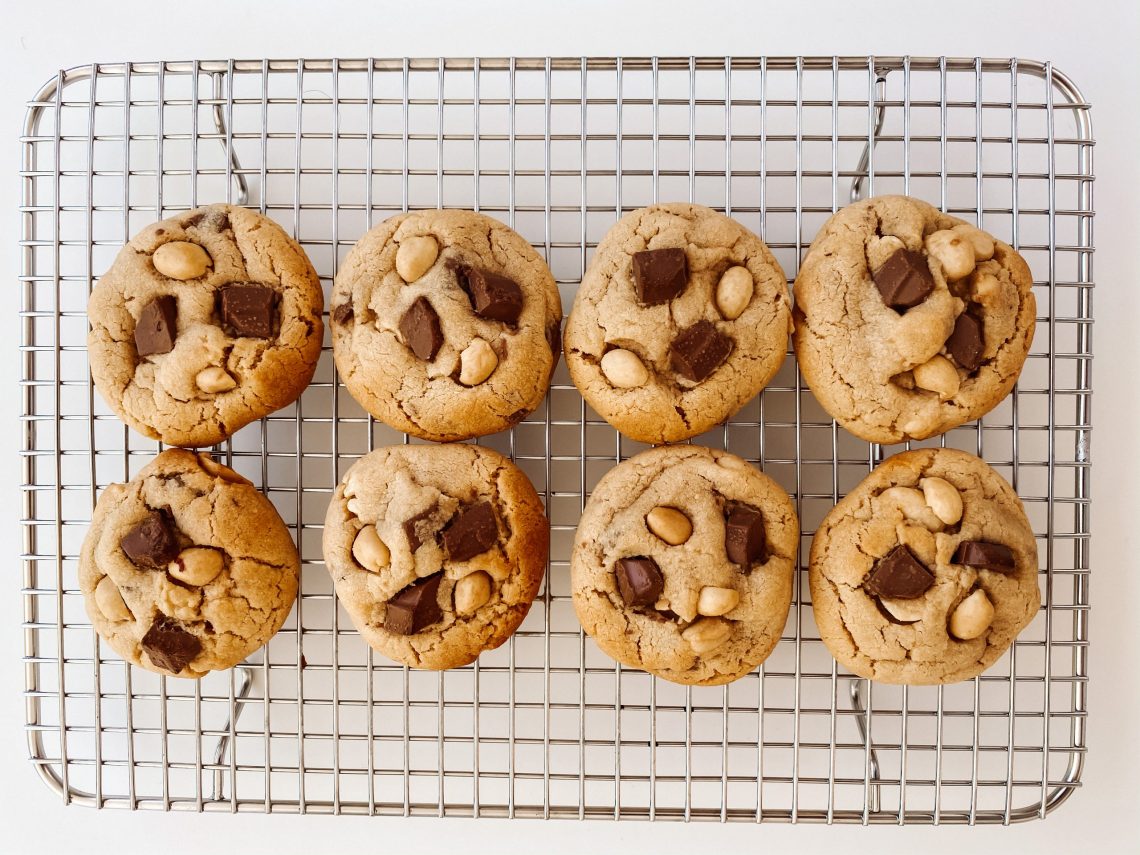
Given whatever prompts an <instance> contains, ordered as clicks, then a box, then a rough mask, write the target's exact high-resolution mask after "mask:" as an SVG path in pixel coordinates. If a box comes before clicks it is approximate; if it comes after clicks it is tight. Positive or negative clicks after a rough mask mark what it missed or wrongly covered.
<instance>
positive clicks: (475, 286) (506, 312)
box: [456, 267, 523, 326]
mask: <svg viewBox="0 0 1140 855" xmlns="http://www.w3.org/2000/svg"><path fill="white" fill-rule="evenodd" d="M456 274H457V275H458V277H459V286H460V287H461V288H462V289H463V290H464V291H466V292H467V296H468V297H470V298H471V307H472V308H473V309H474V310H475V314H477V315H478V316H479V317H481V318H487V319H488V320H492V321H501V322H502V323H504V324H511V325H512V326H514V324H515V323H516V322H517V321H518V319H519V314H520V313H521V312H522V307H523V295H522V289H520V288H519V286H518V283H517V282H515V281H514V280H513V279H509V278H507V277H506V276H500V275H499V274H498V273H492V272H491V271H490V270H483V269H482V268H480V267H461V268H459V269H458V270H457V271H456Z"/></svg>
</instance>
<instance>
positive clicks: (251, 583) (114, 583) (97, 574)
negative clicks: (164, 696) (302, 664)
mask: <svg viewBox="0 0 1140 855" xmlns="http://www.w3.org/2000/svg"><path fill="white" fill-rule="evenodd" d="M300 569H301V563H300V560H299V559H298V557H297V550H296V547H294V545H293V540H292V538H290V536H289V530H288V529H287V528H286V527H285V523H283V522H282V521H281V517H280V516H278V514H277V511H276V510H275V509H274V507H273V505H272V503H271V502H270V501H269V500H268V499H267V498H265V496H263V495H262V494H261V493H259V492H258V491H257V490H256V489H255V488H254V486H253V485H252V484H250V483H249V481H247V480H246V479H244V478H242V477H241V476H240V475H238V474H237V473H236V472H234V471H233V470H232V469H230V468H229V467H226V466H223V465H222V464H220V463H218V462H216V461H215V460H213V459H212V458H211V457H210V456H209V455H207V454H195V453H194V452H192V451H185V450H183V449H181V448H173V449H170V450H169V451H164V452H163V453H162V454H160V455H158V457H156V458H155V459H154V460H152V461H151V462H150V463H149V464H148V465H147V466H145V467H144V468H143V469H142V470H141V471H140V472H139V474H138V475H136V476H135V477H134V478H133V479H131V481H130V482H129V483H127V484H112V485H111V486H109V487H108V488H107V489H106V490H104V491H103V494H102V495H101V496H100V497H99V502H98V503H97V504H96V506H95V513H94V515H93V516H92V519H91V528H90V529H89V530H88V532H87V537H86V539H85V540H84V541H83V549H82V551H81V553H80V556H79V587H80V590H81V591H82V592H83V596H84V601H85V603H86V605H87V614H88V615H89V616H90V617H91V623H92V625H93V626H94V627H95V630H96V632H98V633H99V635H100V636H102V637H103V639H104V640H105V641H107V643H109V644H110V645H111V647H112V648H114V650H115V652H116V653H118V654H119V655H120V656H122V657H123V658H124V659H126V660H127V661H128V662H132V663H134V664H135V665H140V666H142V667H143V668H146V669H147V670H150V671H154V672H156V673H158V674H173V675H176V676H179V677H201V676H202V675H204V674H205V673H206V672H208V671H217V670H220V669H223V668H231V667H233V666H234V665H236V664H237V663H239V662H241V661H242V660H243V659H244V658H245V657H247V656H248V655H249V654H250V653H252V652H253V651H255V650H257V648H259V647H261V646H262V645H263V644H265V643H266V642H267V641H268V640H269V639H270V638H272V637H273V635H274V634H275V633H276V632H277V630H278V629H280V628H281V624H282V623H284V622H285V618H286V617H288V615H289V611H290V609H292V607H293V601H294V600H295V599H296V596H297V579H298V574H299V573H300Z"/></svg>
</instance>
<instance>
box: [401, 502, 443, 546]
mask: <svg viewBox="0 0 1140 855" xmlns="http://www.w3.org/2000/svg"><path fill="white" fill-rule="evenodd" d="M437 508H438V506H437V505H432V506H431V507H430V508H428V509H427V510H426V511H420V512H419V513H418V514H416V515H415V516H414V517H411V518H409V519H406V520H404V536H405V537H407V538H408V549H410V550H411V551H412V552H415V551H416V550H417V549H419V548H420V546H421V545H422V544H424V543H427V541H428V540H431V539H433V538H434V537H435V528H434V527H433V526H434V523H433V521H432V519H431V518H432V517H433V516H434V515H435V512H436V510H437Z"/></svg>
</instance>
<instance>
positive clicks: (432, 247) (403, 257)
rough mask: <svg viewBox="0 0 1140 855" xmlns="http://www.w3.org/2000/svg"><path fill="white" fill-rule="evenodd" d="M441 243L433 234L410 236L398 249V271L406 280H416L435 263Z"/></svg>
mask: <svg viewBox="0 0 1140 855" xmlns="http://www.w3.org/2000/svg"><path fill="white" fill-rule="evenodd" d="M438 257H439V244H438V243H437V242H436V240H435V238H434V237H432V236H431V235H417V236H416V237H411V238H408V239H407V240H405V241H403V242H402V243H401V244H400V248H399V249H397V250H396V272H397V273H398V274H400V278H401V279H403V280H404V281H405V282H415V281H416V280H417V279H419V278H420V277H421V276H423V275H424V274H425V273H427V272H428V271H429V270H431V266H432V265H433V264H435V260H436V259H437V258H438Z"/></svg>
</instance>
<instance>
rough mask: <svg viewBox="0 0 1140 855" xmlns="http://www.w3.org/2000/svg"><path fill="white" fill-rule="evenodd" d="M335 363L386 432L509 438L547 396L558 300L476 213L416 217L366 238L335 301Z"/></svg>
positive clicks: (538, 265) (547, 278)
mask: <svg viewBox="0 0 1140 855" xmlns="http://www.w3.org/2000/svg"><path fill="white" fill-rule="evenodd" d="M332 307H333V308H332V341H333V354H334V356H335V358H336V367H337V370H338V371H339V372H340V376H341V379H342V380H343V381H344V384H345V386H346V387H347V388H348V391H349V392H350V393H351V394H352V396H353V397H354V398H355V399H356V400H357V401H358V402H359V403H360V405H361V406H362V407H364V409H365V410H367V411H368V412H369V413H371V414H372V415H373V416H375V417H376V418H378V419H380V420H381V421H382V422H384V423H385V424H387V425H389V426H390V427H393V428H395V429H396V430H399V431H404V432H405V433H410V434H413V435H415V436H418V437H422V438H423V439H430V440H434V441H437V442H450V441H453V440H462V439H469V438H471V437H475V436H483V435H485V434H489V433H495V432H497V431H501V430H506V429H507V428H509V427H511V426H512V425H514V424H516V423H518V422H520V421H522V420H523V419H524V418H526V416H527V415H528V414H530V413H531V412H532V411H533V410H534V409H535V408H536V407H537V406H538V405H539V404H540V403H542V399H543V398H544V397H545V396H546V391H547V389H548V388H549V387H550V378H551V375H552V374H553V373H554V366H555V363H556V361H557V358H558V352H559V337H560V329H561V324H562V301H561V298H560V297H559V295H558V287H557V285H556V284H555V282H554V277H553V276H551V275H550V269H549V268H548V267H547V266H546V262H544V261H543V260H542V257H541V256H539V254H538V253H537V252H535V251H534V248H533V247H531V245H530V244H529V243H527V242H526V240H524V239H523V238H522V237H521V236H520V235H518V234H516V233H515V232H514V231H512V230H511V229H509V228H507V227H506V226H505V225H503V224H502V223H500V222H499V221H498V220H493V219H491V218H490V217H486V216H483V215H482V214H477V213H474V212H472V211H417V212H415V213H411V214H400V215H399V216H395V217H392V218H391V219H389V220H385V221H384V222H383V223H381V224H380V225H378V226H376V227H375V228H374V229H372V230H371V231H370V232H368V233H367V234H366V235H364V237H362V238H361V239H360V240H359V241H358V242H357V243H356V246H354V247H353V248H352V251H351V252H350V253H349V254H348V257H347V258H346V259H345V261H344V264H342V265H341V267H340V271H339V272H338V274H337V277H336V284H335V285H334V287H333V295H332Z"/></svg>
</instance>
